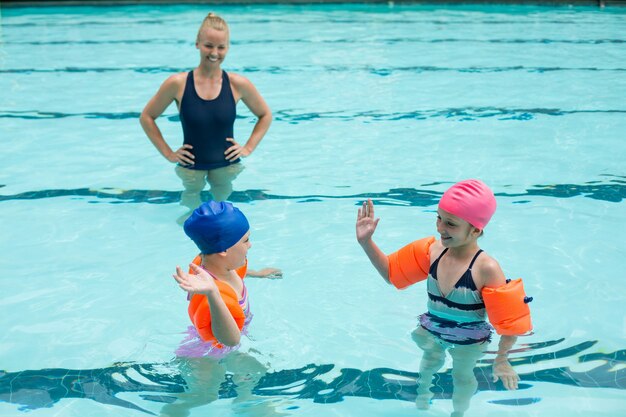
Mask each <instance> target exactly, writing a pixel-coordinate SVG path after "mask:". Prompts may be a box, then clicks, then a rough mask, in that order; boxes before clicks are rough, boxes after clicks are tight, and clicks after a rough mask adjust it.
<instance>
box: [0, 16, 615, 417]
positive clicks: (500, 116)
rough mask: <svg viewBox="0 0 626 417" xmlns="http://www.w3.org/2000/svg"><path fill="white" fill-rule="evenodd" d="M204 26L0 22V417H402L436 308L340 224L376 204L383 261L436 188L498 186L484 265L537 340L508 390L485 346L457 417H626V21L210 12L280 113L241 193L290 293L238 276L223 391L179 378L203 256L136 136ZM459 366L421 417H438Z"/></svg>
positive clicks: (139, 19) (173, 187)
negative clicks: (196, 258) (429, 309)
mask: <svg viewBox="0 0 626 417" xmlns="http://www.w3.org/2000/svg"><path fill="white" fill-rule="evenodd" d="M207 11H208V9H207V8H205V7H199V6H170V7H115V8H89V7H80V8H79V7H77V8H37V9H29V8H23V9H19V8H15V9H3V10H2V44H1V56H2V60H1V61H0V73H1V74H2V75H1V76H0V91H2V93H1V95H0V136H1V137H2V146H3V149H2V153H1V154H0V166H2V170H1V171H0V184H1V185H0V187H1V188H0V213H1V217H2V252H3V255H2V257H1V258H0V268H1V269H0V271H1V272H2V276H3V278H2V280H1V281H0V282H1V283H2V284H1V287H0V288H1V293H2V297H1V298H0V313H1V314H0V324H1V326H0V328H2V329H3V330H4V331H3V332H2V336H1V337H2V339H1V340H2V342H1V343H0V369H1V370H3V372H0V414H1V415H3V416H22V415H24V414H25V412H26V411H29V413H28V415H30V416H51V415H63V416H69V415H81V416H82V415H99V416H100V415H116V416H117V415H128V416H131V415H136V416H142V415H145V414H146V412H151V413H155V414H160V413H163V414H169V415H185V414H184V413H185V412H186V411H185V410H186V409H187V408H189V409H190V412H191V415H206V414H207V413H214V414H215V415H279V414H280V415H294V416H296V415H297V416H320V415H346V416H348V415H359V416H370V415H371V416H378V415H385V416H412V415H415V413H416V410H415V406H414V404H413V403H412V402H413V399H414V396H415V377H416V372H417V370H418V366H419V360H420V355H421V351H420V350H419V349H418V348H417V347H416V346H415V345H414V343H413V342H412V340H411V338H410V332H411V330H412V329H413V328H414V327H415V324H416V316H417V315H418V314H420V313H422V312H423V311H424V310H425V303H426V292H425V289H424V287H423V286H415V287H414V288H411V289H408V290H406V291H402V292H398V291H395V290H393V289H391V288H389V287H388V286H387V285H386V284H384V283H383V282H382V280H381V279H380V278H378V276H377V275H376V273H375V271H374V270H373V268H372V267H371V265H370V264H369V262H368V260H367V258H366V257H365V255H364V254H363V253H362V252H361V250H360V248H359V247H358V245H357V244H356V241H355V237H354V221H355V218H356V209H357V205H358V204H359V203H361V202H362V201H363V200H364V199H366V198H368V197H371V198H372V199H374V201H375V202H376V204H377V214H378V215H380V217H381V218H382V220H381V223H380V225H379V230H378V232H377V241H378V243H379V244H380V245H381V247H382V248H383V250H386V251H391V250H393V249H395V248H398V247H399V246H400V245H402V244H404V243H407V242H409V241H411V240H413V239H415V238H418V237H422V236H426V235H429V234H434V233H435V227H434V222H435V215H434V210H435V208H436V203H437V201H438V198H439V196H440V195H441V192H442V191H444V190H445V189H446V188H447V187H448V186H449V185H450V184H451V183H453V182H455V181H457V180H460V179H464V178H470V177H478V178H481V179H483V180H485V181H486V182H487V183H489V184H490V185H491V186H492V188H493V189H494V191H495V193H496V196H497V199H498V204H499V207H498V211H497V212H496V214H495V216H494V218H493V220H492V222H491V224H490V226H489V228H488V229H487V231H486V235H485V236H484V237H483V238H482V243H481V246H482V247H483V248H484V249H485V250H487V251H488V252H489V253H491V254H492V255H493V256H494V257H495V258H496V259H498V260H499V262H500V263H501V265H502V267H503V269H504V271H505V273H507V275H509V276H511V277H517V276H522V277H524V280H525V286H526V291H527V292H528V293H529V294H530V295H533V296H534V298H535V301H533V303H532V305H531V306H532V309H533V320H534V326H535V332H536V333H535V334H534V335H533V336H529V337H527V338H524V339H520V341H519V343H520V345H519V346H518V348H521V349H522V350H521V351H520V352H518V353H516V354H514V355H513V356H514V357H515V358H516V359H515V362H514V364H515V365H516V370H517V371H518V372H519V373H520V375H521V376H522V385H521V388H520V390H518V391H516V392H507V391H503V390H502V387H501V386H497V385H494V384H492V383H490V380H489V375H488V372H487V370H488V369H489V368H488V361H489V360H490V359H492V358H493V356H492V355H491V356H490V355H487V356H486V357H485V358H484V361H483V362H481V363H480V364H479V365H480V366H479V368H478V370H477V375H478V379H479V390H478V392H477V393H476V395H475V396H474V398H473V400H472V406H471V408H470V410H469V412H468V413H467V414H466V415H468V416H496V415H497V416H502V415H511V416H512V415H515V416H526V415H528V416H530V415H544V414H545V415H561V416H587V415H594V416H615V415H617V414H618V413H619V410H623V409H624V407H625V406H626V401H625V400H624V391H623V390H624V387H625V386H626V375H625V373H624V372H625V367H624V365H625V363H624V352H625V351H624V349H625V338H626V316H625V315H624V308H623V303H624V299H625V297H624V295H623V291H621V282H620V281H619V280H620V277H621V275H622V274H623V269H624V262H623V259H624V256H625V255H626V250H625V249H624V245H623V240H624V239H623V236H624V234H625V233H626V227H625V222H624V198H625V197H626V187H625V184H626V171H625V168H624V162H623V156H624V155H625V154H626V152H625V151H626V145H625V144H624V132H625V131H626V118H625V117H624V116H625V113H626V108H625V107H624V100H623V97H624V93H625V92H626V76H625V75H626V67H624V62H626V59H625V58H626V50H625V49H624V43H625V42H626V40H625V39H624V37H623V27H624V23H625V21H626V11H625V10H623V9H613V8H606V9H602V10H600V9H594V8H588V9H587V8H574V9H571V8H537V7H519V6H510V7H496V6H483V7H477V6H474V7H470V6H467V7H454V8H446V7H435V6H430V7H429V6H402V7H399V6H396V7H388V6H359V5H352V6H274V7H270V6H247V7H243V6H239V7H235V6H233V7H219V8H218V7H216V8H215V9H214V11H216V12H218V13H219V14H221V15H223V16H224V17H225V18H226V20H227V21H228V22H229V24H230V26H231V41H232V47H231V51H230V53H229V56H228V58H227V61H226V63H225V65H224V67H225V69H226V70H227V71H228V70H230V71H234V72H239V73H242V74H244V75H245V76H247V77H248V78H250V79H251V80H252V81H253V82H254V83H255V84H256V86H257V88H258V89H259V90H260V91H261V92H262V93H263V95H264V97H265V98H266V100H267V101H268V103H269V104H270V106H271V107H272V110H273V112H274V116H275V119H274V123H273V125H272V127H271V129H270V132H269V134H268V135H267V136H266V138H265V139H264V141H263V143H262V144H261V146H260V147H259V149H258V150H257V151H256V152H255V153H254V154H253V156H252V157H250V158H248V159H247V160H245V165H246V169H245V171H244V172H243V173H242V174H241V175H240V176H239V178H237V180H236V183H235V192H234V193H233V195H232V196H231V200H232V201H234V202H237V203H238V204H239V206H240V207H241V208H242V210H243V211H244V212H245V213H246V215H247V216H248V218H249V219H250V222H251V224H252V227H253V230H252V243H253V247H252V249H251V252H250V258H249V260H250V264H251V265H252V266H259V267H260V266H266V265H270V266H277V267H280V268H282V269H283V271H284V274H285V277H284V279H283V280H282V281H280V280H271V281H263V280H256V281H255V280H250V281H249V284H248V285H249V288H250V293H251V300H252V301H251V302H252V308H253V311H254V312H255V316H256V317H255V320H254V321H253V323H252V326H251V334H250V340H248V339H244V342H243V347H242V350H241V355H239V356H236V357H233V359H232V361H234V362H237V364H238V365H237V366H239V368H237V367H236V366H235V368H228V369H229V373H227V374H226V375H225V376H224V373H223V372H221V370H217V371H216V370H215V369H213V368H212V365H210V364H207V363H205V362H200V363H194V362H190V363H184V364H181V363H179V362H176V361H172V359H173V352H174V350H175V349H176V347H177V346H178V343H179V342H180V340H181V338H182V332H183V331H184V330H185V328H186V326H187V324H188V319H187V317H186V301H185V297H184V295H183V294H182V293H181V291H180V290H179V289H178V288H177V287H176V285H174V282H173V280H172V279H171V273H172V272H173V268H174V266H175V265H176V264H180V265H184V264H185V263H186V262H188V261H190V260H191V258H192V257H193V255H194V254H195V247H194V246H193V244H192V243H191V242H189V241H188V239H187V238H186V237H185V236H184V234H183V233H182V231H181V229H180V226H178V225H177V223H176V221H175V220H176V218H177V217H178V216H180V215H181V213H183V212H184V208H183V207H181V206H180V205H179V204H178V203H179V197H180V190H181V185H180V183H179V180H178V178H177V177H176V176H175V174H174V172H173V167H172V166H168V164H167V163H166V162H164V161H163V159H162V158H161V157H160V156H159V155H158V154H157V152H156V151H155V150H154V149H153V148H152V145H151V144H150V143H149V141H148V140H147V139H146V138H145V137H144V134H143V132H142V131H141V128H140V126H139V123H138V120H137V118H138V116H139V112H140V111H141V109H142V108H143V106H144V105H145V103H146V101H147V100H148V99H149V98H150V96H151V95H152V94H153V93H154V91H156V88H157V87H158V86H159V85H160V83H161V82H162V81H163V80H164V79H165V78H166V76H167V75H168V74H170V73H172V72H175V71H182V70H187V69H189V68H192V67H194V66H195V65H196V64H197V55H196V50H195V48H194V45H193V39H194V37H195V34H196V31H197V29H198V26H199V23H200V21H201V19H202V17H203V16H204V15H205V14H206V13H207ZM239 109H240V111H241V114H240V118H241V119H240V120H239V121H238V124H236V126H235V129H236V131H235V134H236V135H241V136H244V135H245V134H246V133H247V132H248V131H249V130H248V129H250V128H251V126H252V121H253V118H252V117H251V115H250V114H249V113H246V112H245V111H243V110H244V107H243V106H239ZM164 117H165V118H164V119H163V120H162V121H161V124H160V125H161V127H162V129H163V130H164V133H165V135H166V137H167V138H169V139H170V140H171V143H172V144H173V145H175V144H178V143H179V141H180V140H181V139H180V138H181V129H180V126H179V123H178V121H177V115H176V112H175V109H174V108H173V107H172V108H170V109H168V111H167V112H166V113H165V116H164ZM168 119H169V121H168ZM205 197H206V193H205ZM492 348H495V346H492ZM449 365H450V364H449V363H447V364H446V367H445V368H444V369H442V370H441V371H440V373H439V374H438V380H437V392H436V399H435V402H434V404H433V407H432V411H430V412H429V414H432V415H447V414H449V412H450V410H451V408H452V407H451V402H450V400H449V398H450V392H451V380H450V370H449ZM220 372H221V373H220ZM215 375H219V376H218V377H216V376H215ZM250 393H252V394H250ZM218 394H219V395H218ZM218 396H219V398H217V397H218ZM177 398H178V399H179V400H180V398H184V401H183V403H184V406H181V407H180V409H176V404H178V403H177V402H174V401H175V400H176V399H177ZM185 401H186V402H185Z"/></svg>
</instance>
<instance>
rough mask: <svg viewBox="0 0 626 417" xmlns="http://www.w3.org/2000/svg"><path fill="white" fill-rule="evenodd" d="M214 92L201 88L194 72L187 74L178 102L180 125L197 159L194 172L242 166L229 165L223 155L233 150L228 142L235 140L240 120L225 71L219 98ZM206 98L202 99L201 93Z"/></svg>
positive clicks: (185, 140)
mask: <svg viewBox="0 0 626 417" xmlns="http://www.w3.org/2000/svg"><path fill="white" fill-rule="evenodd" d="M214 90H215V88H214V89H211V88H208V87H207V88H198V80H196V75H195V74H194V71H190V72H188V73H187V76H186V78H185V83H184V89H183V93H182V95H181V98H180V101H179V114H180V121H181V124H182V127H183V136H184V143H185V144H189V145H191V146H192V147H193V149H192V150H191V152H192V153H193V154H194V156H195V163H194V165H193V166H186V167H187V168H191V169H201V170H209V169H215V168H221V167H224V166H228V165H230V164H232V163H236V162H239V160H236V161H232V162H230V161H228V160H227V159H226V158H225V156H224V151H226V149H228V148H229V147H230V146H232V143H231V142H228V141H227V140H226V138H234V124H235V119H236V117H237V111H236V100H235V96H234V94H233V89H232V88H231V82H230V78H229V76H228V74H227V73H226V71H222V77H221V85H220V87H219V91H218V92H217V94H216V95H215V96H214V97H212V96H211V95H212V94H211V93H213V94H215V93H214ZM198 91H200V92H201V93H202V94H207V96H202V97H201V96H200V94H199V93H198Z"/></svg>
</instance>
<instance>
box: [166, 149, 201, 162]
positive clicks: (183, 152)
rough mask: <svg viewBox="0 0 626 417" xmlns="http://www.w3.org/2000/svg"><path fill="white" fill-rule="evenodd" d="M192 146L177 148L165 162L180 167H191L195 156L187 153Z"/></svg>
mask: <svg viewBox="0 0 626 417" xmlns="http://www.w3.org/2000/svg"><path fill="white" fill-rule="evenodd" d="M190 149H193V146H191V145H189V144H185V145H183V146H181V147H180V148H178V149H177V150H176V152H172V153H171V154H170V155H169V156H168V157H167V160H168V161H170V162H174V163H178V164H181V165H193V164H194V159H195V156H194V155H193V154H192V153H191V152H190V151H189V150H190Z"/></svg>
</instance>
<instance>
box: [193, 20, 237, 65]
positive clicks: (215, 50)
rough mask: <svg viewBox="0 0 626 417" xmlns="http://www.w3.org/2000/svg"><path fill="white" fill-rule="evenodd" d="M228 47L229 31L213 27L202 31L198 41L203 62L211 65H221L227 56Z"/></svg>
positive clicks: (197, 44)
mask: <svg viewBox="0 0 626 417" xmlns="http://www.w3.org/2000/svg"><path fill="white" fill-rule="evenodd" d="M228 47H229V44H228V32H226V31H223V30H216V29H213V28H206V29H204V30H203V31H201V32H200V36H198V40H197V41H196V48H198V50H200V58H201V60H202V62H207V63H208V64H209V65H220V64H221V63H222V62H223V61H224V58H226V54H227V53H228Z"/></svg>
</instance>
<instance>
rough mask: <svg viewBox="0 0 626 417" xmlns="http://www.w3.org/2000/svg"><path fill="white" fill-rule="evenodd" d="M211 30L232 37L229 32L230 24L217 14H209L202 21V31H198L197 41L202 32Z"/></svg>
mask: <svg viewBox="0 0 626 417" xmlns="http://www.w3.org/2000/svg"><path fill="white" fill-rule="evenodd" d="M209 28H211V29H215V30H219V31H222V32H226V35H227V36H228V37H230V32H229V31H228V24H227V23H226V21H225V20H224V19H222V18H221V17H219V16H218V15H216V14H215V13H209V14H208V15H206V17H205V18H204V20H203V21H202V24H201V25H200V29H198V36H196V41H197V40H198V39H200V34H201V33H202V31H203V30H206V29H209Z"/></svg>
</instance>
